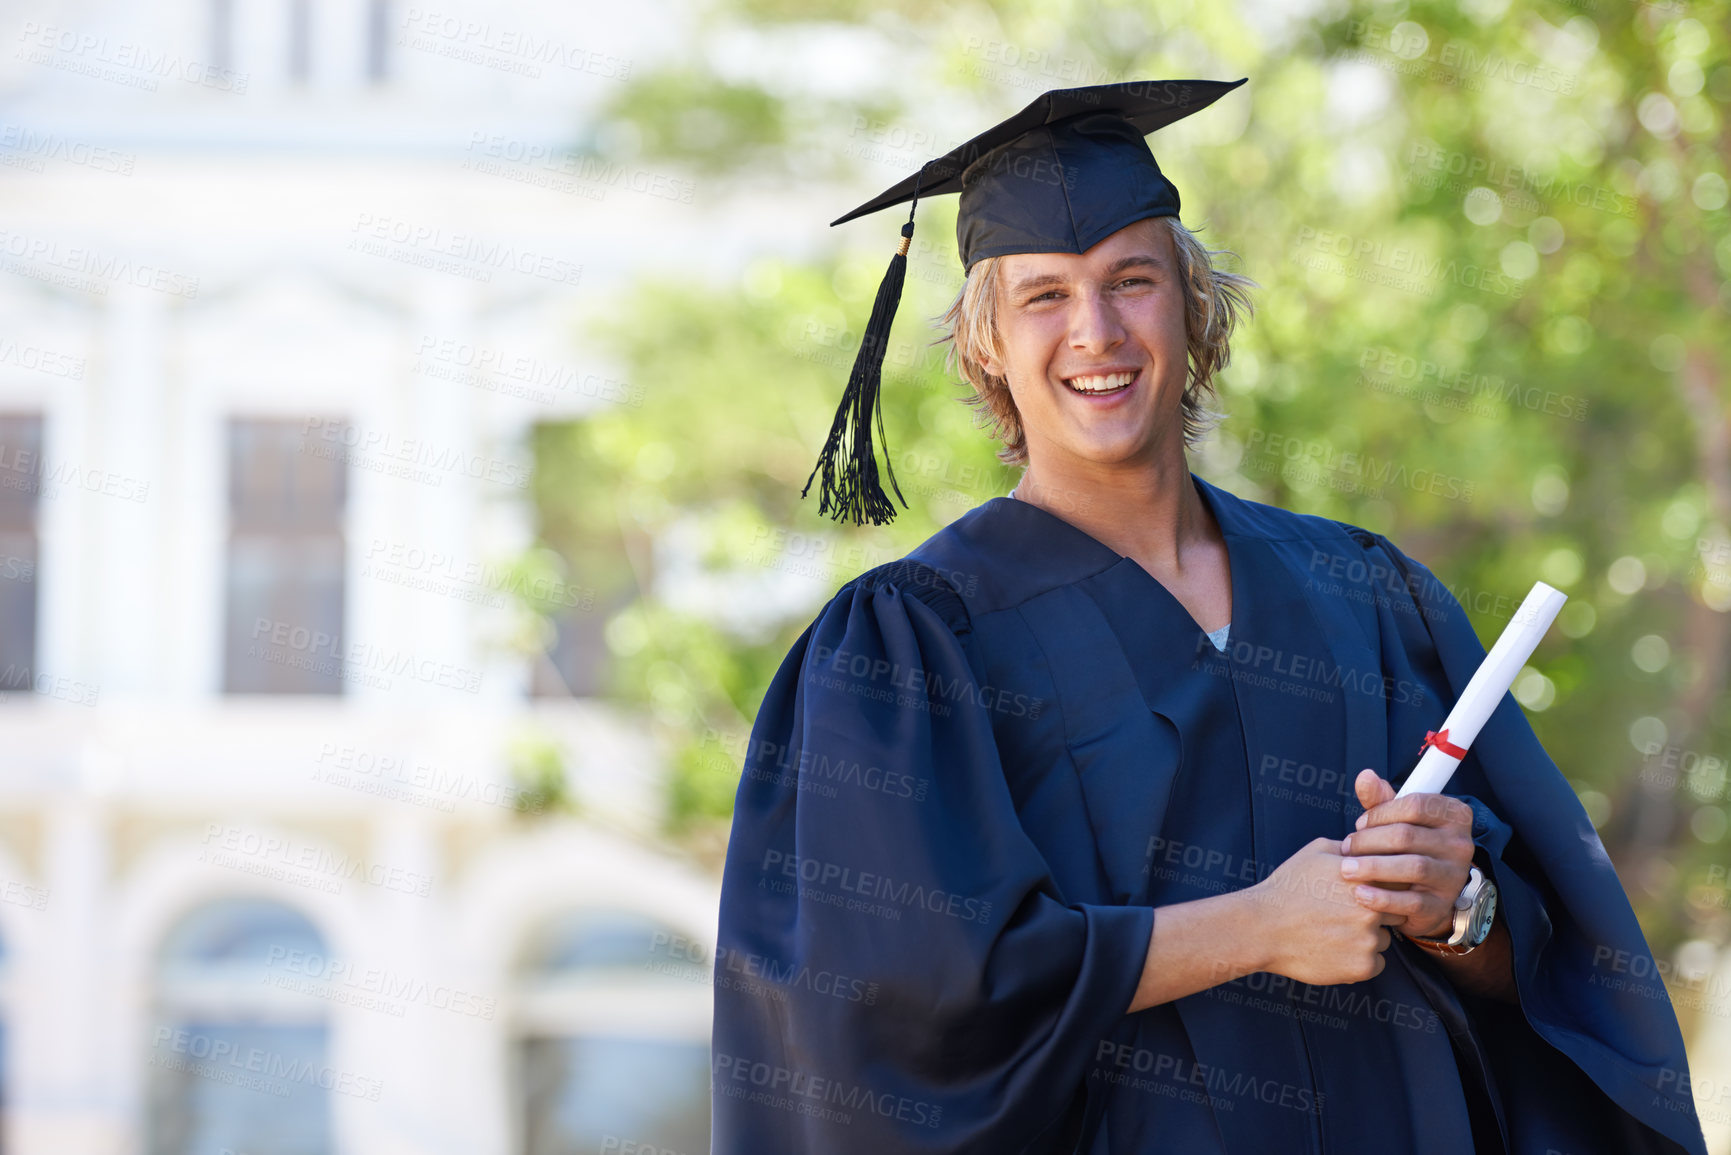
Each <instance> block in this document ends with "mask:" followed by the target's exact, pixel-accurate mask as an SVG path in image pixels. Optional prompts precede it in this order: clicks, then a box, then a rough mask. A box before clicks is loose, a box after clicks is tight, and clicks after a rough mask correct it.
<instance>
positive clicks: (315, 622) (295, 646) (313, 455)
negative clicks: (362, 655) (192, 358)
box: [223, 419, 348, 694]
mask: <svg viewBox="0 0 1731 1155" xmlns="http://www.w3.org/2000/svg"><path fill="white" fill-rule="evenodd" d="M322 427H323V428H325V429H327V430H329V429H331V428H332V426H331V425H330V424H329V423H325V424H324V425H323V426H322ZM306 428H307V423H306V422H303V421H271V420H252V419H248V420H234V421H230V422H229V426H228V512H229V534H228V579H227V584H228V590H227V612H226V622H225V638H224V651H225V658H224V666H223V671H224V672H223V688H224V689H225V690H226V691H227V692H228V693H231V694H340V693H342V689H343V674H342V655H343V642H342V632H343V565H344V544H343V510H344V505H345V503H346V501H347V488H348V486H347V473H346V468H345V466H344V463H343V458H342V455H341V452H340V449H341V446H342V445H343V440H342V439H341V438H337V439H335V440H325V439H316V440H315V439H313V438H309V437H307V436H305V429H306ZM338 431H339V432H340V429H339V430H338Z"/></svg>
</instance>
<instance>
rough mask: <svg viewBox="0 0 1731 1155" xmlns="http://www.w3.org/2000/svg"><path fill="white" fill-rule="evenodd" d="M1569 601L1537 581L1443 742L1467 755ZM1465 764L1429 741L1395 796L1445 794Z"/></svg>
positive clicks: (1452, 717) (1452, 714)
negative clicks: (1445, 787) (1452, 778)
mask: <svg viewBox="0 0 1731 1155" xmlns="http://www.w3.org/2000/svg"><path fill="white" fill-rule="evenodd" d="M1568 600H1569V595H1567V594H1565V593H1563V592H1562V591H1561V590H1557V589H1552V588H1551V587H1550V586H1548V585H1546V584H1545V583H1544V582H1534V583H1533V588H1532V589H1531V590H1530V591H1528V593H1527V596H1526V598H1525V599H1524V600H1523V601H1522V602H1521V606H1520V609H1518V610H1516V611H1515V616H1514V617H1513V618H1511V619H1509V624H1508V625H1507V626H1506V627H1505V628H1504V629H1503V633H1502V636H1501V637H1499V638H1498V639H1497V641H1496V644H1495V645H1494V646H1492V647H1491V649H1490V652H1489V653H1488V654H1486V655H1485V660H1484V661H1483V662H1482V663H1480V665H1479V668H1478V669H1477V670H1476V671H1475V672H1474V673H1473V676H1472V680H1471V681H1469V682H1468V683H1467V688H1466V689H1465V690H1462V691H1461V696H1460V699H1459V700H1458V701H1457V702H1455V707H1454V709H1452V710H1450V711H1449V716H1448V718H1447V720H1446V721H1444V722H1443V724H1442V729H1441V730H1439V731H1437V737H1438V739H1439V740H1440V741H1443V742H1446V743H1447V744H1448V745H1450V746H1454V747H1456V748H1457V749H1459V750H1460V751H1462V754H1463V756H1464V753H1465V751H1466V749H1467V748H1468V747H1470V746H1471V745H1472V744H1473V739H1474V738H1477V737H1478V736H1479V731H1480V730H1482V729H1483V728H1484V724H1485V722H1486V721H1487V720H1488V719H1489V718H1490V716H1491V712H1492V711H1493V710H1495V709H1496V708H1497V703H1499V702H1501V701H1502V700H1503V695H1504V694H1506V693H1508V690H1509V687H1510V686H1511V685H1513V684H1514V680H1515V675H1516V674H1518V673H1520V672H1521V667H1522V666H1524V665H1526V664H1527V659H1528V658H1529V657H1531V656H1532V653H1533V648H1534V647H1535V646H1537V645H1538V644H1539V639H1540V638H1542V637H1544V636H1545V631H1546V630H1548V629H1550V628H1551V622H1552V621H1554V620H1555V619H1556V616H1557V611H1558V610H1560V609H1562V608H1563V603H1564V602H1566V601H1568ZM1460 763H1461V760H1460V757H1457V756H1455V755H1452V754H1449V753H1448V752H1447V751H1446V750H1444V749H1442V748H1441V746H1440V745H1429V746H1426V747H1425V750H1424V755H1423V757H1421V758H1420V759H1419V760H1418V765H1417V766H1416V767H1414V768H1413V772H1412V773H1411V774H1409V775H1407V779H1406V783H1405V784H1404V785H1403V786H1401V788H1400V790H1399V791H1398V792H1397V793H1396V795H1395V797H1397V798H1398V797H1400V796H1402V795H1406V794H1441V793H1442V788H1443V787H1444V786H1446V785H1447V784H1448V780H1449V777H1450V775H1452V774H1453V773H1454V772H1455V767H1456V766H1459V765H1460Z"/></svg>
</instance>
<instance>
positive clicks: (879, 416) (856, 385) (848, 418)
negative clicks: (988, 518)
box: [799, 212, 914, 525]
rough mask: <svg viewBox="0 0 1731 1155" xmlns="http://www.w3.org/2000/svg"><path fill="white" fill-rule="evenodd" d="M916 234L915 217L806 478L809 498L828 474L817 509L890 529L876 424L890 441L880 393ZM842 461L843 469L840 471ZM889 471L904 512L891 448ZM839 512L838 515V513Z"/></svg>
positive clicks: (892, 510) (881, 287)
mask: <svg viewBox="0 0 1731 1155" xmlns="http://www.w3.org/2000/svg"><path fill="white" fill-rule="evenodd" d="M913 236H914V219H913V213H912V212H910V213H909V214H908V223H907V224H905V225H903V226H902V243H901V244H900V246H898V247H897V249H896V255H895V256H893V257H891V258H890V267H889V271H888V272H887V273H885V274H884V279H883V283H882V284H881V285H879V286H878V297H877V301H876V302H875V303H874V304H873V305H872V315H871V319H870V320H869V321H867V322H866V327H865V335H864V336H862V337H861V338H860V342H859V354H858V355H857V356H856V357H855V358H854V362H853V372H851V373H850V374H848V379H847V390H846V392H844V393H843V394H842V397H841V404H840V405H839V406H837V407H836V411H835V422H834V423H833V424H832V425H831V426H830V429H829V439H828V440H827V441H825V442H824V444H823V452H822V453H821V454H820V455H819V456H818V459H817V464H816V465H814V466H813V467H812V470H811V477H807V478H806V479H805V489H802V490H800V491H799V495H800V496H801V497H804V496H805V495H806V492H807V491H808V490H810V489H811V482H812V478H813V477H816V476H817V472H818V470H819V469H821V470H823V486H822V488H821V490H820V491H819V500H818V507H817V511H818V512H819V513H827V514H830V516H831V517H834V518H835V519H836V520H838V521H839V520H841V519H843V518H848V517H851V518H852V519H853V523H854V524H855V525H861V524H863V523H864V522H866V521H870V522H871V523H872V524H873V525H884V524H886V523H888V522H890V521H892V520H894V518H895V516H896V507H895V506H894V505H893V504H891V502H890V499H889V495H888V494H886V493H884V490H883V486H882V485H880V484H879V483H878V465H877V459H876V458H875V457H873V455H872V426H873V425H874V424H875V425H876V426H877V436H878V441H879V442H882V441H883V440H884V413H883V406H882V404H881V403H880V402H879V399H878V393H879V391H880V390H881V388H882V385H883V365H884V354H885V352H887V351H888V349H889V342H890V325H891V323H892V322H894V321H895V318H896V306H897V305H899V304H901V300H902V282H903V281H904V280H905V279H906V277H907V269H908V246H909V244H911V243H912V241H913ZM838 463H839V467H838ZM884 472H885V473H887V474H888V475H889V479H890V486H891V488H893V489H894V490H895V492H896V497H898V498H900V499H901V503H902V508H903V509H906V508H907V506H908V499H907V498H905V497H902V490H901V486H899V485H897V484H896V471H895V469H894V468H892V467H891V465H890V454H889V447H888V446H887V445H886V446H885V447H884ZM832 511H833V512H832Z"/></svg>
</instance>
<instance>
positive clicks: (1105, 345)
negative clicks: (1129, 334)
mask: <svg viewBox="0 0 1731 1155" xmlns="http://www.w3.org/2000/svg"><path fill="white" fill-rule="evenodd" d="M1123 340H1124V326H1123V324H1122V322H1120V320H1119V319H1118V310H1117V309H1116V308H1114V307H1113V306H1112V304H1111V302H1109V301H1107V300H1106V299H1105V297H1104V296H1103V295H1101V294H1100V293H1079V294H1077V295H1076V296H1075V297H1074V298H1073V302H1072V304H1071V306H1070V346H1071V348H1074V349H1081V350H1085V351H1087V352H1090V353H1104V352H1106V351H1107V350H1108V349H1113V348H1116V347H1117V346H1118V345H1119V344H1121V343H1122V342H1123Z"/></svg>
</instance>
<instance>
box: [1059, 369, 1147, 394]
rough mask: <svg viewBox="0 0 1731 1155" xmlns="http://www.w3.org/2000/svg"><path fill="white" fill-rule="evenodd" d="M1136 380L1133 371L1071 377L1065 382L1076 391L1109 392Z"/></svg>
mask: <svg viewBox="0 0 1731 1155" xmlns="http://www.w3.org/2000/svg"><path fill="white" fill-rule="evenodd" d="M1134 380H1136V374H1134V373H1107V374H1104V375H1103V376H1089V377H1072V378H1070V379H1069V381H1068V382H1067V384H1068V385H1069V386H1070V388H1072V389H1074V390H1075V391H1076V392H1078V393H1110V392H1112V390H1114V389H1122V388H1124V386H1126V385H1128V384H1130V382H1132V381H1134Z"/></svg>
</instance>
